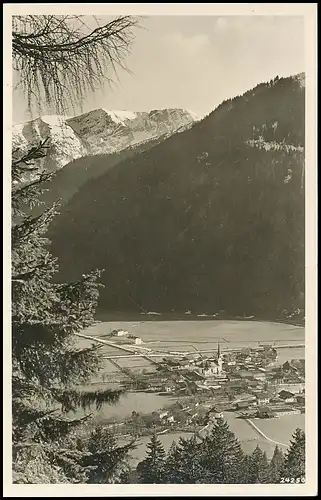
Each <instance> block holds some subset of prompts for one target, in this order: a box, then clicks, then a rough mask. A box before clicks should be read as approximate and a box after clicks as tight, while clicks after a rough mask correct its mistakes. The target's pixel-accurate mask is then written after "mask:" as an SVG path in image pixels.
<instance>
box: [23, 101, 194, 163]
mask: <svg viewBox="0 0 321 500" xmlns="http://www.w3.org/2000/svg"><path fill="white" fill-rule="evenodd" d="M197 119H198V118H197V117H196V115H194V114H193V113H191V112H190V111H187V110H184V109H163V110H153V111H150V112H128V111H109V110H105V109H96V110H93V111H90V112H89V113H85V114H82V115H80V116H76V117H63V116H57V115H48V116H42V117H40V118H36V119H35V120H31V121H29V122H26V123H23V124H19V125H15V126H14V127H13V148H14V149H20V150H22V151H25V150H26V149H27V148H28V147H29V146H30V145H31V144H32V145H34V144H37V143H39V142H40V141H42V140H44V139H46V138H47V137H49V151H48V155H47V157H46V158H45V159H43V160H41V162H40V164H41V166H42V167H43V168H45V169H46V170H49V171H53V170H56V169H60V168H62V167H64V166H65V165H67V164H68V163H69V162H71V161H72V160H75V159H77V158H81V157H83V156H88V155H98V154H112V153H115V152H118V151H121V150H123V149H125V148H128V147H129V146H133V145H136V144H139V143H143V142H146V141H150V140H151V139H156V138H158V137H161V136H164V135H166V134H172V133H174V132H176V131H178V130H180V129H182V128H184V127H188V126H189V125H191V124H192V123H194V122H195V121H196V120H197Z"/></svg>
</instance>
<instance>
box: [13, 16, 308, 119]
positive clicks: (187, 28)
mask: <svg viewBox="0 0 321 500" xmlns="http://www.w3.org/2000/svg"><path fill="white" fill-rule="evenodd" d="M142 25H143V27H144V29H139V30H137V31H136V38H135V41H134V44H133V47H132V52H131V55H130V56H128V58H127V61H126V62H127V65H128V67H129V68H130V70H131V71H132V72H133V75H129V74H127V73H125V72H120V73H119V77H120V82H119V83H117V85H116V86H115V87H114V88H113V89H110V88H109V87H108V86H107V85H106V88H104V89H103V91H99V92H95V93H91V94H90V95H88V98H87V100H86V102H85V104H84V106H83V110H81V109H79V114H80V113H81V111H83V112H86V111H89V110H91V109H95V108H100V107H105V108H107V109H116V110H117V109H118V110H119V109H121V110H122V109H125V110H133V111H145V110H150V109H155V108H173V107H178V108H186V109H190V110H191V111H194V112H195V113H197V114H199V115H200V116H203V115H204V114H207V113H209V112H210V111H212V110H213V109H214V108H215V107H216V106H217V105H219V104H220V103H221V102H222V101H223V100H224V99H225V98H228V97H233V96H235V95H238V94H240V93H243V92H245V91H246V90H248V89H250V88H252V87H254V86H255V85H256V84H258V83H260V82H262V81H266V80H269V79H271V78H274V77H275V76H276V75H279V76H288V75H291V74H296V73H299V72H302V71H304V21H303V18H301V17H288V16H287V17H285V16H273V17H272V16H249V17H248V16H238V17H234V16H233V17H231V16H226V17H217V16H206V17H205V16H199V17H195V16H186V17H183V16H177V17H175V16H167V17H165V16H153V17H148V18H145V19H144V20H143V22H142ZM49 111H50V110H49ZM47 112H48V110H46V109H44V113H43V114H45V113H47ZM13 119H14V122H15V123H17V122H21V121H25V120H28V119H30V116H29V115H28V113H27V106H26V100H25V98H24V96H23V95H22V94H21V93H20V92H17V91H15V92H14V99H13Z"/></svg>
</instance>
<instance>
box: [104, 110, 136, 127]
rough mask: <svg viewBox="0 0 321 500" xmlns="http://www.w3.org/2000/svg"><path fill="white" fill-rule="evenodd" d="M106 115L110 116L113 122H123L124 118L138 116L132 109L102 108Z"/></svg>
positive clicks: (131, 118)
mask: <svg viewBox="0 0 321 500" xmlns="http://www.w3.org/2000/svg"><path fill="white" fill-rule="evenodd" d="M102 109H103V111H105V113H107V115H109V116H110V118H111V119H112V120H113V121H114V122H115V123H119V124H120V123H123V122H124V121H126V120H135V119H136V118H137V116H138V114H137V113H136V112H134V111H111V110H109V109H105V108H102Z"/></svg>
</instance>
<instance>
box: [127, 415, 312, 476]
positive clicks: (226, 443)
mask: <svg viewBox="0 0 321 500" xmlns="http://www.w3.org/2000/svg"><path fill="white" fill-rule="evenodd" d="M120 480H121V482H123V483H124V482H125V483H145V484H147V483H152V484H155V483H171V484H201V483H202V484H255V483H268V484H273V483H277V484H278V483H282V482H284V483H293V482H295V483H301V482H304V480H305V433H304V432H303V431H302V430H301V429H296V431H295V432H294V434H293V438H292V441H291V443H290V446H289V449H288V450H287V452H286V453H285V454H284V453H283V452H282V451H281V449H280V448H279V447H278V446H276V447H275V449H274V453H273V457H272V458H271V460H269V459H268V458H267V456H266V453H265V452H263V451H262V450H261V448H260V447H259V446H257V447H256V448H255V450H254V451H253V453H251V454H245V453H244V452H243V451H242V448H241V444H240V442H239V441H238V439H237V438H236V436H235V434H234V433H233V432H232V431H231V430H230V428H229V426H228V424H227V423H226V421H224V420H223V419H217V420H216V423H215V424H214V426H213V428H212V430H211V432H210V434H209V435H208V436H207V437H206V438H205V439H204V440H203V441H202V442H199V439H197V438H196V437H192V438H190V439H183V438H180V440H179V442H178V443H177V444H176V443H175V442H173V444H172V446H171V447H170V449H169V451H168V452H167V453H166V452H165V450H164V448H163V446H162V444H161V442H160V440H159V439H158V437H157V435H156V434H154V435H153V436H152V438H151V440H150V442H149V444H148V445H147V451H146V457H145V458H144V460H142V461H141V462H140V463H139V464H138V465H137V467H136V468H135V469H130V468H129V467H128V469H127V471H125V472H123V473H122V474H121V476H120Z"/></svg>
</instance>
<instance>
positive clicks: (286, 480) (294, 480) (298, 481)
mask: <svg viewBox="0 0 321 500" xmlns="http://www.w3.org/2000/svg"><path fill="white" fill-rule="evenodd" d="M280 483H281V484H301V483H305V478H304V477H281V479H280Z"/></svg>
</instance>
